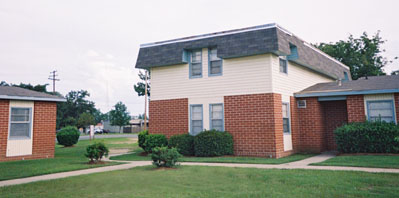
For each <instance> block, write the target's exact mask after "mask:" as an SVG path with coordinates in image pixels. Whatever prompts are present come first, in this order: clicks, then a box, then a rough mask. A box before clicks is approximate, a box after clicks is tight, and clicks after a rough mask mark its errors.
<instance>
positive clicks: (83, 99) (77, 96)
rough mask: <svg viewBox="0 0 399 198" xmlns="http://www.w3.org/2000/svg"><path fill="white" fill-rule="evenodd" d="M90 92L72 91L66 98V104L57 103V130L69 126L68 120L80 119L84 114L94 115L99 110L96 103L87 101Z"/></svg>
mask: <svg viewBox="0 0 399 198" xmlns="http://www.w3.org/2000/svg"><path fill="white" fill-rule="evenodd" d="M89 96H90V94H89V92H87V91H85V90H80V91H70V92H69V93H68V94H67V95H66V96H65V99H66V102H60V103H57V128H61V127H64V126H67V123H66V121H69V120H68V119H67V118H69V117H72V118H74V119H75V120H78V119H79V116H80V114H82V113H85V112H87V113H90V114H92V115H93V113H94V112H95V111H96V110H97V109H96V108H95V106H94V102H92V101H89V100H87V97H89Z"/></svg>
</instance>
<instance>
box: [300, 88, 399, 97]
mask: <svg viewBox="0 0 399 198" xmlns="http://www.w3.org/2000/svg"><path fill="white" fill-rule="evenodd" d="M384 93H399V89H374V90H350V91H334V92H331V91H323V92H309V93H295V94H294V96H295V97H296V98H305V97H321V96H348V95H369V94H384Z"/></svg>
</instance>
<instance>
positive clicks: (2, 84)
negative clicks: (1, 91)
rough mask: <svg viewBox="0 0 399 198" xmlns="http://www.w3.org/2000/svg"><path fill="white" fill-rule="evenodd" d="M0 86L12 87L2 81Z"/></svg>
mask: <svg viewBox="0 0 399 198" xmlns="http://www.w3.org/2000/svg"><path fill="white" fill-rule="evenodd" d="M0 86H10V85H9V84H8V83H7V82H6V81H1V82H0Z"/></svg>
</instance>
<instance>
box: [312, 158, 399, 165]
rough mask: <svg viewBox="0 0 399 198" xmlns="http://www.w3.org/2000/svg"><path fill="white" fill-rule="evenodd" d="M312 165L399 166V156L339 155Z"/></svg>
mask: <svg viewBox="0 0 399 198" xmlns="http://www.w3.org/2000/svg"><path fill="white" fill-rule="evenodd" d="M312 165H317V166H355V167H373V168H399V156H389V155H354V156H337V157H334V158H331V159H328V160H326V161H324V162H320V163H315V164H312Z"/></svg>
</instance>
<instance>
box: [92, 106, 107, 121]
mask: <svg viewBox="0 0 399 198" xmlns="http://www.w3.org/2000/svg"><path fill="white" fill-rule="evenodd" d="M93 116H94V120H95V121H96V123H100V122H101V121H105V120H108V113H102V112H101V111H100V110H99V109H96V110H95V111H94V112H93Z"/></svg>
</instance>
